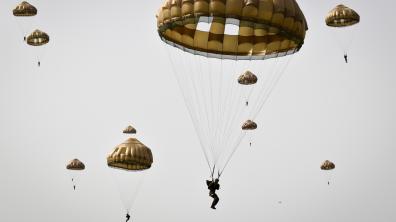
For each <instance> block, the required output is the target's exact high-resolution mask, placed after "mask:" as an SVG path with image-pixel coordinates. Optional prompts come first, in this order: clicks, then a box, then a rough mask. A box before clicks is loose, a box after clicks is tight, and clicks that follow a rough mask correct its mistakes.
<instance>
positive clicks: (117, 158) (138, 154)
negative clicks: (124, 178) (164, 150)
mask: <svg viewBox="0 0 396 222" xmlns="http://www.w3.org/2000/svg"><path fill="white" fill-rule="evenodd" d="M152 163H153V155H152V153H151V150H150V148H148V147H147V146H145V145H144V144H143V143H141V142H140V141H139V140H137V139H135V138H129V139H127V140H126V141H125V142H123V143H121V144H120V145H118V146H117V147H116V148H115V149H114V150H113V152H112V153H111V154H110V155H109V156H108V157H107V165H108V166H109V167H113V168H118V169H124V170H132V171H134V170H146V169H149V168H150V167H151V164H152Z"/></svg>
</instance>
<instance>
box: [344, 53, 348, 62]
mask: <svg viewBox="0 0 396 222" xmlns="http://www.w3.org/2000/svg"><path fill="white" fill-rule="evenodd" d="M344 59H345V63H348V55H347V54H344Z"/></svg>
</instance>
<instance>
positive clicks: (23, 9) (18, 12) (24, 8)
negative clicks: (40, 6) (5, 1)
mask: <svg viewBox="0 0 396 222" xmlns="http://www.w3.org/2000/svg"><path fill="white" fill-rule="evenodd" d="M12 14H14V16H35V15H37V9H36V7H34V6H33V5H31V4H29V3H28V2H25V1H23V2H21V3H20V4H19V5H17V6H16V7H15V8H14V10H12Z"/></svg>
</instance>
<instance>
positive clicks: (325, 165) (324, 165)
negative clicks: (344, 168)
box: [320, 160, 335, 170]
mask: <svg viewBox="0 0 396 222" xmlns="http://www.w3.org/2000/svg"><path fill="white" fill-rule="evenodd" d="M334 168H335V164H334V163H332V162H331V161H329V160H326V161H324V162H323V163H322V165H321V166H320V169H322V170H333V169H334Z"/></svg>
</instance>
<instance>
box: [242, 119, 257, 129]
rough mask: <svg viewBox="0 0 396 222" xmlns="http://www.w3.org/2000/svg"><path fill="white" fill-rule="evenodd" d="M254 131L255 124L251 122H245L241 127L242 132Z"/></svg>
mask: <svg viewBox="0 0 396 222" xmlns="http://www.w3.org/2000/svg"><path fill="white" fill-rule="evenodd" d="M255 129H257V124H256V123H255V122H253V121H251V120H247V121H246V122H245V123H244V124H243V125H242V130H255Z"/></svg>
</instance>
